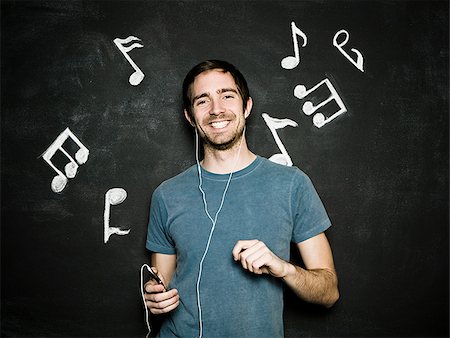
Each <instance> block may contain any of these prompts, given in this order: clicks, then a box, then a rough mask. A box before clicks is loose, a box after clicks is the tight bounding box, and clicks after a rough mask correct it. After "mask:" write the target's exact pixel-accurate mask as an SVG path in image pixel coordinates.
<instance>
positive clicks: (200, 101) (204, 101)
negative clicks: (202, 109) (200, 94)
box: [195, 100, 206, 106]
mask: <svg viewBox="0 0 450 338" xmlns="http://www.w3.org/2000/svg"><path fill="white" fill-rule="evenodd" d="M204 104H206V100H198V101H197V103H196V104H195V105H196V106H201V105H204Z"/></svg>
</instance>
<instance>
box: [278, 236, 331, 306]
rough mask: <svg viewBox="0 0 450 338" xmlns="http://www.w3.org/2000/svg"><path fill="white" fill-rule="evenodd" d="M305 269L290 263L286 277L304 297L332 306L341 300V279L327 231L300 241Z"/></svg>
mask: <svg viewBox="0 0 450 338" xmlns="http://www.w3.org/2000/svg"><path fill="white" fill-rule="evenodd" d="M297 248H298V250H299V252H300V255H301V256H302V259H303V263H304V264H305V268H306V269H303V268H301V267H299V266H296V265H293V264H292V263H287V264H288V269H287V274H286V275H285V276H284V277H283V279H284V281H285V282H286V284H287V285H289V287H290V288H291V289H292V290H293V291H294V292H295V293H296V294H297V296H299V297H300V298H302V299H303V300H305V301H307V302H311V303H316V304H321V305H324V306H326V307H331V306H333V305H334V303H336V301H337V300H338V299H339V291H338V281H337V275H336V271H335V268H334V262H333V255H332V252H331V248H330V244H329V243H328V240H327V238H326V236H325V234H324V233H321V234H319V235H317V236H315V237H312V238H310V239H308V240H306V241H304V242H301V243H297Z"/></svg>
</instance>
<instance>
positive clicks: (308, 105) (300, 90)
mask: <svg viewBox="0 0 450 338" xmlns="http://www.w3.org/2000/svg"><path fill="white" fill-rule="evenodd" d="M323 84H325V85H326V86H327V88H328V90H329V91H330V93H331V95H330V96H329V97H328V98H327V99H326V100H324V101H322V102H321V103H319V104H318V105H314V104H313V103H312V102H311V101H306V102H305V103H304V104H303V107H302V110H303V112H304V113H305V115H308V116H309V115H312V114H314V113H315V112H316V111H317V110H319V109H320V108H321V107H323V106H324V105H326V104H327V103H329V102H330V101H332V100H335V101H336V104H337V105H338V106H339V110H338V111H337V112H335V113H334V114H333V115H331V116H330V117H328V118H325V116H324V115H323V114H322V113H317V114H315V115H314V117H313V123H314V125H315V126H316V127H317V128H320V127H322V126H323V125H325V124H327V123H328V122H330V121H332V120H334V119H335V118H336V117H338V116H339V115H341V114H343V113H345V112H346V111H347V108H346V107H345V105H344V102H343V101H342V99H341V98H340V97H339V95H338V93H337V91H336V89H335V88H334V86H333V85H332V84H331V82H330V80H328V79H325V80H322V81H320V82H319V83H318V84H317V85H315V86H314V87H312V88H311V89H308V90H307V89H306V87H305V86H304V85H297V86H296V87H295V88H294V96H295V97H296V98H298V99H303V98H305V97H306V96H307V95H308V94H310V93H312V92H313V91H315V90H316V89H318V88H319V87H320V86H321V85H323Z"/></svg>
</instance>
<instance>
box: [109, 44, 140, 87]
mask: <svg viewBox="0 0 450 338" xmlns="http://www.w3.org/2000/svg"><path fill="white" fill-rule="evenodd" d="M113 41H114V43H115V44H116V46H117V48H119V50H120V51H121V52H122V54H123V55H124V56H125V58H126V59H127V60H128V62H129V63H130V65H131V66H132V67H133V68H134V70H135V71H134V73H133V74H131V75H130V77H129V79H128V82H130V84H131V85H133V86H137V85H138V84H139V83H141V81H142V80H143V79H144V73H143V72H142V70H140V69H139V67H138V66H137V65H136V63H134V61H133V60H132V59H131V58H130V56H129V55H128V52H130V51H131V50H133V49H134V48H142V47H144V45H142V44H140V43H138V42H135V43H133V44H132V45H130V46H128V47H126V46H125V45H126V44H129V43H130V42H132V41H141V39H139V38H137V37H135V36H129V37H127V38H126V39H119V38H116V39H114V40H113Z"/></svg>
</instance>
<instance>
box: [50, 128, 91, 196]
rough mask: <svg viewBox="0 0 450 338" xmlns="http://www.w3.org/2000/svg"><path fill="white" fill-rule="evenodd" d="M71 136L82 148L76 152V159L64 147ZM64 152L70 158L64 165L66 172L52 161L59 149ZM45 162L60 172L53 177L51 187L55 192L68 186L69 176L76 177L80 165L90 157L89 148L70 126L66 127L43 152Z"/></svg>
mask: <svg viewBox="0 0 450 338" xmlns="http://www.w3.org/2000/svg"><path fill="white" fill-rule="evenodd" d="M68 138H71V139H72V140H73V141H74V142H75V143H76V144H77V146H78V147H79V148H80V149H78V151H77V152H76V153H75V159H73V158H72V156H71V155H70V154H69V153H68V152H67V151H66V150H65V149H64V148H63V147H62V146H63V144H64V142H65V141H66V140H67V139H68ZM58 150H59V151H60V152H62V153H63V154H64V155H65V156H66V157H67V158H68V160H69V162H68V163H67V164H66V165H65V166H64V172H65V175H64V173H63V172H62V171H61V170H59V169H58V168H57V167H56V166H55V165H54V164H53V162H52V157H53V156H54V155H55V153H56V152H57V151H58ZM42 157H43V158H44V160H45V162H47V163H48V164H49V165H50V167H52V168H53V170H54V171H55V172H56V173H57V174H58V175H56V176H55V177H53V180H52V183H51V188H52V190H53V191H54V192H57V193H59V192H61V191H63V189H64V188H65V187H66V184H67V182H68V178H74V177H75V175H76V174H77V171H78V165H79V164H80V165H81V164H84V163H86V161H87V160H88V157H89V149H88V148H86V147H85V146H84V145H83V144H82V143H81V142H80V140H79V139H78V138H77V137H76V136H75V135H74V134H73V133H72V132H71V131H70V129H69V128H66V129H65V130H64V131H63V132H62V133H61V134H59V136H58V137H57V138H56V140H55V141H53V143H52V144H51V145H50V146H49V147H48V148H47V150H46V151H45V152H44V153H43V154H42Z"/></svg>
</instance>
